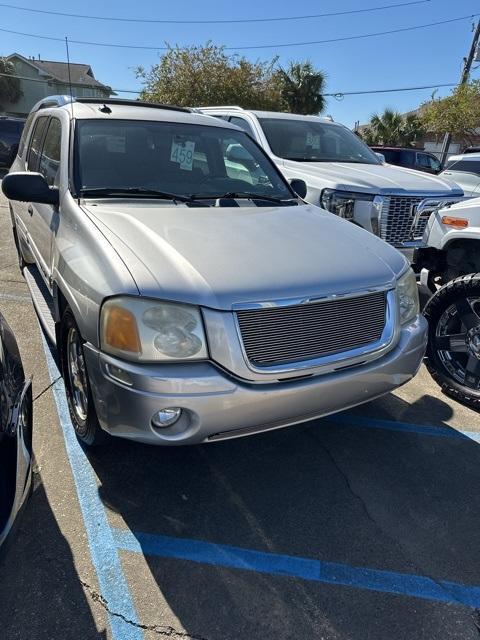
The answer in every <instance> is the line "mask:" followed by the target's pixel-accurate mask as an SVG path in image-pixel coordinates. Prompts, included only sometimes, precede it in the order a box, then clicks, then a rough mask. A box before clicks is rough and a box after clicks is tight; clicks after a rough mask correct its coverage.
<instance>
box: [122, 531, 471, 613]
mask: <svg viewBox="0 0 480 640" xmlns="http://www.w3.org/2000/svg"><path fill="white" fill-rule="evenodd" d="M113 536H114V539H115V542H116V544H117V545H118V547H119V548H120V549H124V550H125V551H130V552H133V553H141V554H144V555H147V556H159V557H162V558H175V559H177V560H189V561H191V562H196V563H200V564H207V565H214V566H217V567H226V568H233V569H243V570H245V571H253V572H256V573H265V574H271V575H278V576H287V577H292V578H300V579H302V580H309V581H314V582H321V583H323V584H329V585H336V586H345V587H354V588H357V589H366V590H368V591H377V592H381V593H388V594H395V595H402V596H409V597H414V598H421V599H424V600H434V601H437V602H446V603H448V604H455V605H463V606H466V607H473V608H477V607H479V606H480V587H477V586H468V585H463V584H459V583H456V582H448V581H443V580H442V581H438V582H437V581H434V580H432V579H431V578H428V577H425V576H418V575H414V574H408V573H399V572H394V571H382V570H379V569H368V568H364V567H353V566H350V565H347V564H340V563H336V562H325V561H323V560H315V559H312V558H300V557H296V556H288V555H280V554H274V553H266V552H263V551H255V550H253V549H243V548H239V547H233V546H230V545H225V544H214V543H211V542H203V541H201V540H191V539H186V538H172V537H169V536H162V535H154V534H149V533H132V532H131V531H127V530H120V529H114V530H113Z"/></svg>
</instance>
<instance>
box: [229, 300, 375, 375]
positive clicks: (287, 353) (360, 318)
mask: <svg viewBox="0 0 480 640" xmlns="http://www.w3.org/2000/svg"><path fill="white" fill-rule="evenodd" d="M385 314H386V294H385V292H383V291H381V292H375V293H369V294H364V295H361V296H355V297H353V298H344V299H342V298H340V299H334V300H326V301H323V302H314V303H311V304H302V305H295V306H291V307H268V308H265V309H253V310H246V311H237V318H238V324H239V327H240V333H241V337H242V340H243V345H244V348H245V352H246V355H247V358H248V360H249V361H250V362H251V363H252V364H254V365H258V366H260V367H261V366H265V367H266V366H272V365H280V364H286V363H289V362H301V361H303V360H313V359H316V358H321V357H323V356H327V355H331V354H336V353H343V352H345V351H350V350H352V349H356V348H359V347H363V346H367V345H371V344H373V343H375V342H377V341H378V340H380V338H381V336H382V332H383V329H384V326H385Z"/></svg>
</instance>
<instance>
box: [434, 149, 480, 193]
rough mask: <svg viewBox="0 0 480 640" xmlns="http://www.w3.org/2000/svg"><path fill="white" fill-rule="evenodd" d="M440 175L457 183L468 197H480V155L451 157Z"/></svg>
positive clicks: (467, 154)
mask: <svg viewBox="0 0 480 640" xmlns="http://www.w3.org/2000/svg"><path fill="white" fill-rule="evenodd" d="M440 175H441V176H442V177H443V176H445V178H447V179H448V180H453V182H456V183H457V184H458V186H459V187H461V188H462V189H463V191H464V193H465V195H466V196H470V197H473V198H475V197H477V196H480V153H464V154H461V155H457V156H450V158H449V159H448V161H447V164H446V165H445V169H444V171H442V173H441V174H440Z"/></svg>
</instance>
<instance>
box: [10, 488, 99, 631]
mask: <svg viewBox="0 0 480 640" xmlns="http://www.w3.org/2000/svg"><path fill="white" fill-rule="evenodd" d="M38 481H39V478H38V476H37V483H38ZM7 546H8V548H7V549H6V553H5V554H2V557H1V559H0V637H1V638H2V640H78V639H79V638H82V639H83V640H104V639H105V638H106V633H105V632H99V631H98V630H97V628H96V625H95V622H94V620H93V617H92V613H91V610H90V607H89V604H88V602H87V600H86V597H85V593H84V590H83V587H82V585H81V584H80V582H79V576H78V572H77V569H76V567H75V564H74V559H73V556H72V552H71V549H70V547H69V545H68V542H67V541H66V539H65V538H64V536H63V535H62V533H61V531H60V529H59V527H58V524H57V522H56V520H55V516H54V514H53V512H52V510H51V507H50V505H49V503H48V498H47V496H46V494H45V491H44V488H43V486H42V485H41V484H39V485H38V486H37V487H36V489H35V491H34V493H33V495H32V497H31V498H30V500H29V501H28V503H27V505H26V508H25V510H24V512H23V513H22V514H21V517H20V520H19V522H18V526H17V528H16V531H15V532H14V536H13V538H12V539H11V540H10V541H9V542H8V545H7Z"/></svg>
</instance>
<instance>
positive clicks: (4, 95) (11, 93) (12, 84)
mask: <svg viewBox="0 0 480 640" xmlns="http://www.w3.org/2000/svg"><path fill="white" fill-rule="evenodd" d="M0 73H2V74H3V73H6V74H7V75H8V76H13V75H15V67H14V66H13V64H12V63H11V62H9V61H8V60H7V59H6V58H1V57H0ZM22 96H23V92H22V90H21V89H20V80H19V79H18V78H9V77H6V76H4V75H0V104H1V105H5V104H7V103H10V104H14V103H15V102H18V101H19V100H20V98H21V97H22Z"/></svg>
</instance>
